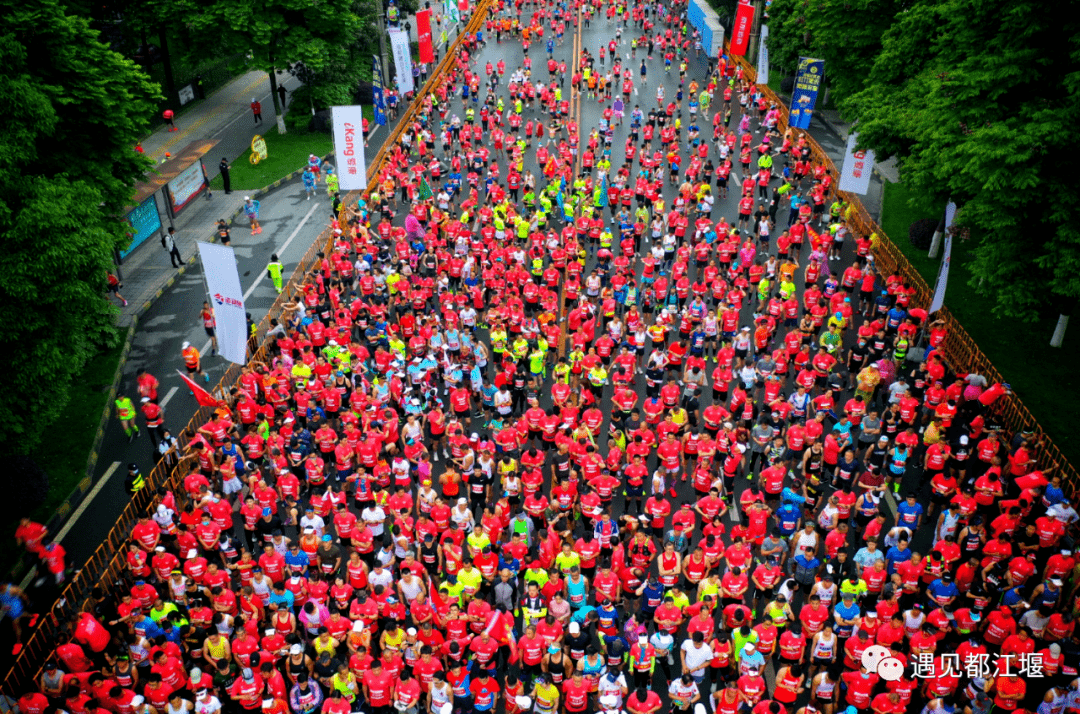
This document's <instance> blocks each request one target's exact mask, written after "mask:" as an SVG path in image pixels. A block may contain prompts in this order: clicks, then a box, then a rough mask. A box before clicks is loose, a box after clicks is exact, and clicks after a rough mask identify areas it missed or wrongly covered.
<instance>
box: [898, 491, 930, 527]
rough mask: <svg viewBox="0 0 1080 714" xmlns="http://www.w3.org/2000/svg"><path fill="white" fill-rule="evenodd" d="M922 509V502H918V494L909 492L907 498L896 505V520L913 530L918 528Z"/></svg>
mask: <svg viewBox="0 0 1080 714" xmlns="http://www.w3.org/2000/svg"><path fill="white" fill-rule="evenodd" d="M923 510H924V509H923V506H922V504H921V503H919V502H918V496H916V495H915V494H914V493H909V494H908V495H907V500H905V501H904V502H903V503H900V504H897V506H896V521H897V523H899V524H900V525H902V526H904V527H905V528H910V529H911V531H912V532H915V531H917V530H919V525H920V524H921V523H922V518H923Z"/></svg>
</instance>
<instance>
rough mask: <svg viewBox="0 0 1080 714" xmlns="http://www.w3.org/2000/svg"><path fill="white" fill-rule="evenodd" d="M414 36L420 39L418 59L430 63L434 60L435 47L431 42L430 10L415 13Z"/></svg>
mask: <svg viewBox="0 0 1080 714" xmlns="http://www.w3.org/2000/svg"><path fill="white" fill-rule="evenodd" d="M416 36H417V38H419V40H420V61H421V62H423V63H424V64H431V63H432V62H434V61H435V48H434V47H433V46H432V44H431V10H430V9H428V10H421V11H420V12H418V13H416Z"/></svg>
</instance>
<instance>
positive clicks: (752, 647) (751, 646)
mask: <svg viewBox="0 0 1080 714" xmlns="http://www.w3.org/2000/svg"><path fill="white" fill-rule="evenodd" d="M743 649H745V650H746V651H748V652H753V651H754V650H756V649H757V645H755V644H754V643H753V642H747V643H746V645H745V646H744V647H743Z"/></svg>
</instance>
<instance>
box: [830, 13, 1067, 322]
mask: <svg viewBox="0 0 1080 714" xmlns="http://www.w3.org/2000/svg"><path fill="white" fill-rule="evenodd" d="M1078 67H1080V2H1077V0H1068V1H1067V2H1060V3H1055V4H1053V5H1044V4H1036V3H1033V2H1028V1H1025V0H984V1H983V2H973V1H971V0H944V1H932V0H922V1H920V2H918V3H916V4H914V5H913V6H912V7H910V8H908V9H907V11H906V12H904V13H900V14H899V15H897V17H896V22H895V23H894V24H893V26H892V27H891V28H890V29H889V30H888V31H887V32H886V33H885V34H884V36H883V38H882V48H881V51H880V53H879V54H878V55H877V57H876V59H875V60H874V63H873V67H872V70H871V72H870V75H869V78H868V80H867V83H866V87H865V88H864V89H863V90H862V91H860V92H857V93H855V94H853V95H851V96H849V97H847V98H844V99H843V100H842V105H841V108H842V110H843V111H844V113H845V114H846V115H847V116H849V117H851V118H852V119H854V120H855V121H856V122H857V125H858V131H859V143H860V144H861V145H862V146H863V147H865V148H873V149H874V150H875V151H876V152H877V154H878V158H879V160H883V159H885V158H888V157H889V156H893V155H895V156H897V157H899V161H900V173H901V178H902V180H903V181H904V182H905V183H906V184H907V185H908V186H909V187H910V188H912V189H914V190H915V191H916V192H918V193H921V194H922V195H923V196H924V197H927V198H930V199H936V200H939V201H942V200H944V199H947V198H952V200H954V201H955V202H956V203H957V205H958V206H960V210H959V213H958V217H957V224H958V225H959V226H962V227H963V226H966V227H968V228H971V229H975V230H973V231H971V235H972V236H973V237H972V238H971V239H970V240H973V241H976V242H977V243H976V247H975V249H974V254H975V259H974V262H973V264H972V266H971V268H972V272H973V278H972V287H974V288H976V289H977V290H979V291H981V292H982V293H983V294H985V295H986V296H987V299H988V301H989V302H990V303H991V304H992V305H993V309H994V311H995V313H996V314H998V315H1004V316H1011V317H1016V318H1021V319H1025V320H1032V319H1037V318H1038V316H1039V313H1040V312H1042V311H1044V310H1045V309H1046V308H1047V307H1050V306H1051V304H1052V303H1059V304H1066V305H1067V304H1071V303H1073V302H1075V300H1076V299H1077V297H1078V296H1080V229H1078V227H1077V224H1076V222H1075V216H1074V213H1075V211H1074V209H1073V205H1074V204H1075V197H1074V196H1073V195H1072V194H1073V191H1074V188H1073V183H1074V170H1073V167H1072V165H1071V161H1069V160H1068V159H1067V158H1065V157H1063V156H1061V155H1060V154H1059V153H1058V151H1059V150H1060V148H1057V149H1055V147H1056V146H1057V145H1058V144H1060V143H1061V142H1063V141H1067V137H1068V136H1069V134H1070V132H1071V129H1072V128H1073V127H1072V119H1073V118H1074V117H1075V116H1076V115H1077V111H1078V110H1080V71H1078V70H1077V68H1078ZM1059 309H1060V308H1059ZM1062 311H1064V310H1062Z"/></svg>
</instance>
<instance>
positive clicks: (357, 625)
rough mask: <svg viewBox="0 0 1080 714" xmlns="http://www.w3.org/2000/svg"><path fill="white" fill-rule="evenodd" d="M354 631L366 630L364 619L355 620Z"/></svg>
mask: <svg viewBox="0 0 1080 714" xmlns="http://www.w3.org/2000/svg"><path fill="white" fill-rule="evenodd" d="M352 631H353V632H363V631H364V621H363V620H357V621H356V622H354V623H353V624H352Z"/></svg>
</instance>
